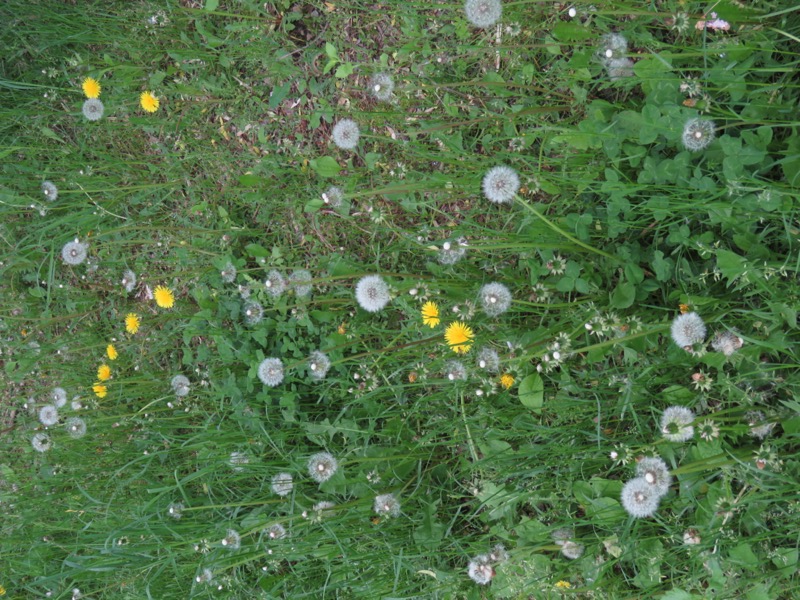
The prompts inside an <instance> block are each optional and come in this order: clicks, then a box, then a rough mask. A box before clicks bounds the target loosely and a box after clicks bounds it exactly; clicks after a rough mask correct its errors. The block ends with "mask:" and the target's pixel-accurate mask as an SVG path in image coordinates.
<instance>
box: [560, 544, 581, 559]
mask: <svg viewBox="0 0 800 600" xmlns="http://www.w3.org/2000/svg"><path fill="white" fill-rule="evenodd" d="M583 551H584V546H583V544H579V543H577V542H573V541H572V540H567V541H565V542H564V543H563V544H562V545H561V554H563V555H564V556H565V557H566V558H569V559H571V560H575V559H578V558H580V557H581V556H583Z"/></svg>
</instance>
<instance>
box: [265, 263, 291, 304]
mask: <svg viewBox="0 0 800 600" xmlns="http://www.w3.org/2000/svg"><path fill="white" fill-rule="evenodd" d="M264 288H265V289H266V290H267V294H269V295H270V296H272V297H273V298H277V297H278V296H280V295H281V294H283V292H284V291H286V280H285V279H284V277H283V275H281V274H280V273H279V272H278V271H276V270H274V269H273V270H271V271H270V272H269V273H267V278H266V279H265V280H264Z"/></svg>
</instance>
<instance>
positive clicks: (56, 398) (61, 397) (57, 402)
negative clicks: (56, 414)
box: [50, 387, 67, 408]
mask: <svg viewBox="0 0 800 600" xmlns="http://www.w3.org/2000/svg"><path fill="white" fill-rule="evenodd" d="M50 400H52V402H53V406H55V407H56V408H61V407H62V406H64V405H65V404H66V403H67V390H65V389H64V388H62V387H56V388H53V391H52V392H50Z"/></svg>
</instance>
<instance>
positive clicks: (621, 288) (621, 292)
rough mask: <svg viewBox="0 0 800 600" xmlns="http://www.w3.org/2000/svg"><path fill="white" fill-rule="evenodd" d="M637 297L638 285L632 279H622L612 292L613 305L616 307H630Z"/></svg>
mask: <svg viewBox="0 0 800 600" xmlns="http://www.w3.org/2000/svg"><path fill="white" fill-rule="evenodd" d="M635 299H636V286H634V285H633V284H632V283H631V282H630V281H622V282H620V283H619V284H618V285H617V287H615V288H614V291H613V292H611V297H610V301H611V306H613V307H614V308H628V307H629V306H631V305H632V304H633V301H634V300H635Z"/></svg>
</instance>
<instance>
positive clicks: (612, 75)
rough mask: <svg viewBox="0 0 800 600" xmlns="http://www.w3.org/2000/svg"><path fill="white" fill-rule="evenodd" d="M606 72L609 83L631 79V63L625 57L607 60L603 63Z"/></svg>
mask: <svg viewBox="0 0 800 600" xmlns="http://www.w3.org/2000/svg"><path fill="white" fill-rule="evenodd" d="M605 67H606V72H607V73H608V78H609V79H610V80H611V81H617V80H619V79H624V78H625V77H633V61H632V60H631V59H630V58H628V57H627V56H623V57H622V58H609V59H608V60H606V61H605Z"/></svg>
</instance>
